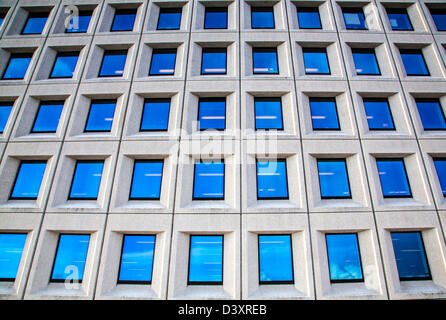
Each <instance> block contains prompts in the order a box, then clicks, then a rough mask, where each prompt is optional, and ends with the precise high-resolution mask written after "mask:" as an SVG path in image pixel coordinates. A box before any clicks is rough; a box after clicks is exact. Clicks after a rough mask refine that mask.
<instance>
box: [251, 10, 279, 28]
mask: <svg viewBox="0 0 446 320" xmlns="http://www.w3.org/2000/svg"><path fill="white" fill-rule="evenodd" d="M251 28H253V29H274V9H273V7H251Z"/></svg>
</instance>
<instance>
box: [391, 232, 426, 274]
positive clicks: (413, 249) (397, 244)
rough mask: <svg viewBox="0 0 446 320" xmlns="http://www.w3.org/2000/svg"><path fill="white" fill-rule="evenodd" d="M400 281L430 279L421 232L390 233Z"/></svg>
mask: <svg viewBox="0 0 446 320" xmlns="http://www.w3.org/2000/svg"><path fill="white" fill-rule="evenodd" d="M390 234H391V237H392V244H393V252H394V253H395V260H396V266H397V269H398V275H399V278H400V280H430V279H432V276H431V273H430V270H429V264H428V262H427V257H426V252H425V249H424V244H423V238H422V236H421V232H391V233H390Z"/></svg>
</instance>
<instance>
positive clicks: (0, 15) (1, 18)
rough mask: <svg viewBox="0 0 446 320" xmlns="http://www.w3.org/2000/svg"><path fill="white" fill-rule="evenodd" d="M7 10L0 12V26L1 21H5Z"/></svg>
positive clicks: (0, 25) (0, 24)
mask: <svg viewBox="0 0 446 320" xmlns="http://www.w3.org/2000/svg"><path fill="white" fill-rule="evenodd" d="M7 13H8V12H7V11H6V12H0V28H1V27H2V24H3V21H5V17H6V14H7Z"/></svg>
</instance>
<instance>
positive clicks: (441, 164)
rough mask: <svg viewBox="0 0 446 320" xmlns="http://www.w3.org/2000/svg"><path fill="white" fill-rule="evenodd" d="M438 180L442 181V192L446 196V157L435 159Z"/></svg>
mask: <svg viewBox="0 0 446 320" xmlns="http://www.w3.org/2000/svg"><path fill="white" fill-rule="evenodd" d="M434 164H435V169H436V170H437V176H438V180H439V181H440V186H441V192H442V193H443V197H446V159H434Z"/></svg>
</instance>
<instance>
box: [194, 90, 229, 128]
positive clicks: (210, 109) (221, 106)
mask: <svg viewBox="0 0 446 320" xmlns="http://www.w3.org/2000/svg"><path fill="white" fill-rule="evenodd" d="M198 104H199V105H198V126H199V129H200V130H201V131H203V130H207V129H213V130H224V129H225V127H226V98H200V100H199V102H198Z"/></svg>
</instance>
